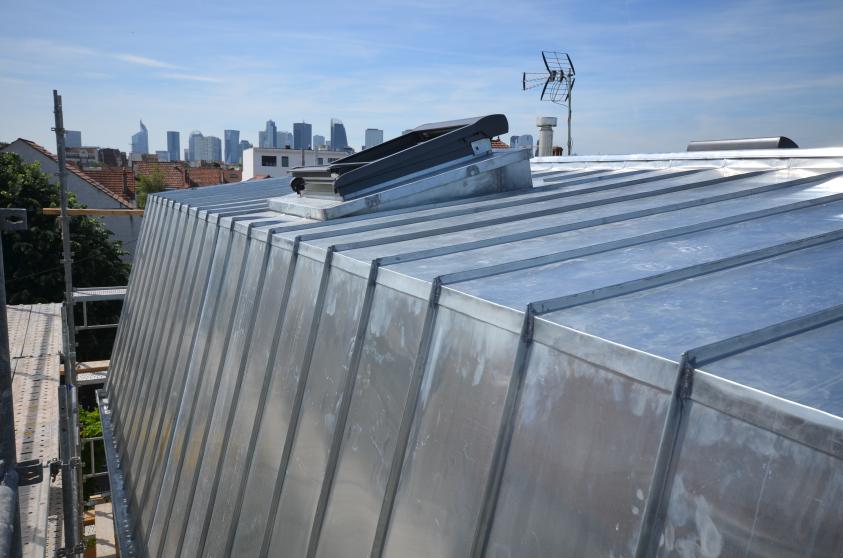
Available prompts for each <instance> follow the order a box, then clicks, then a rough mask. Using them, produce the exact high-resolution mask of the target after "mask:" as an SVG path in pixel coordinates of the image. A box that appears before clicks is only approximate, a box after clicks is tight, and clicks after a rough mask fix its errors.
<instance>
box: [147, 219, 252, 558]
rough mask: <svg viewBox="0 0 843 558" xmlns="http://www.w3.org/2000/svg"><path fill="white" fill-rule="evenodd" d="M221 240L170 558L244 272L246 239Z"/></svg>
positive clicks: (170, 525)
mask: <svg viewBox="0 0 843 558" xmlns="http://www.w3.org/2000/svg"><path fill="white" fill-rule="evenodd" d="M220 240H221V242H223V243H226V244H227V249H228V254H227V257H226V258H225V260H224V263H223V264H222V266H221V267H220V268H219V270H220V273H221V275H222V276H223V277H222V280H221V283H222V285H221V289H220V291H219V295H218V296H217V297H216V300H214V301H213V303H214V304H213V306H212V313H211V315H210V317H209V319H210V320H211V324H210V328H209V331H208V341H207V345H206V351H205V353H204V355H202V358H201V360H199V361H194V362H197V363H198V364H197V366H196V368H195V371H196V372H195V374H196V376H195V377H196V379H197V388H198V389H197V390H196V393H195V396H196V399H195V402H194V404H193V409H192V416H191V417H190V423H189V425H188V427H187V428H188V434H189V435H188V436H187V438H186V439H185V444H184V448H183V450H182V452H183V453H182V456H181V463H180V464H179V469H178V470H176V472H175V474H176V475H177V476H176V479H177V480H176V484H175V492H174V494H173V495H172V496H171V498H172V500H171V502H172V503H171V504H170V505H171V509H170V511H169V518H168V519H167V536H166V538H165V542H164V546H163V550H162V552H163V553H164V554H165V555H168V556H178V555H179V552H180V548H181V544H182V542H183V539H184V531H183V529H184V525H185V523H186V522H187V520H188V519H189V514H190V503H191V500H192V498H193V494H194V491H195V488H196V477H197V475H198V473H199V466H200V464H201V459H202V454H203V452H204V450H205V445H206V442H207V438H208V427H209V424H210V419H211V413H212V412H213V410H214V408H215V407H216V404H217V401H218V400H217V395H218V394H219V388H220V384H221V377H222V371H223V366H224V364H225V359H226V356H227V354H228V351H229V347H230V344H231V340H232V331H233V328H234V322H235V320H234V317H235V315H236V310H237V304H238V302H239V299H240V296H241V291H242V288H243V276H244V274H245V270H246V255H247V253H248V251H249V250H248V239H247V238H246V237H244V236H243V235H241V234H239V233H236V232H232V231H230V230H227V229H222V230H221V231H220ZM218 251H219V249H218ZM215 263H216V262H215ZM203 317H204V316H203ZM200 323H201V322H200Z"/></svg>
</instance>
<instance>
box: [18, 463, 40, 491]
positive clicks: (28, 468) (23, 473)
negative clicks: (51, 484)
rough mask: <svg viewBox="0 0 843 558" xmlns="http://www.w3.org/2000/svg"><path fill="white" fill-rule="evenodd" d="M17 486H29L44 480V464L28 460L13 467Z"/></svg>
mask: <svg viewBox="0 0 843 558" xmlns="http://www.w3.org/2000/svg"><path fill="white" fill-rule="evenodd" d="M15 471H17V473H18V486H31V485H33V484H38V483H39V482H41V481H42V480H44V464H43V463H42V462H41V460H40V459H28V460H26V461H21V462H20V463H18V464H17V465H16V466H15Z"/></svg>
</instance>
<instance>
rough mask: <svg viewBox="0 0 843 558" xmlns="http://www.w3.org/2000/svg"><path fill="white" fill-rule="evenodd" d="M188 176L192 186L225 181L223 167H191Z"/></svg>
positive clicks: (210, 184)
mask: <svg viewBox="0 0 843 558" xmlns="http://www.w3.org/2000/svg"><path fill="white" fill-rule="evenodd" d="M187 176H188V180H189V181H190V185H191V186H213V185H215V184H222V183H223V182H224V181H223V169H220V168H202V167H199V168H193V167H191V168H190V169H188V171H187Z"/></svg>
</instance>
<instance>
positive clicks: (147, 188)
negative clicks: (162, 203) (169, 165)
mask: <svg viewBox="0 0 843 558" xmlns="http://www.w3.org/2000/svg"><path fill="white" fill-rule="evenodd" d="M164 186H165V184H164V173H162V172H161V170H160V169H155V170H153V171H152V172H151V173H149V174H145V175H140V176H138V179H137V182H136V184H135V191H136V193H137V200H136V201H137V203H138V207H139V208H141V209H143V208H144V206H145V205H146V196H148V195H149V194H154V193H155V192H163V191H164Z"/></svg>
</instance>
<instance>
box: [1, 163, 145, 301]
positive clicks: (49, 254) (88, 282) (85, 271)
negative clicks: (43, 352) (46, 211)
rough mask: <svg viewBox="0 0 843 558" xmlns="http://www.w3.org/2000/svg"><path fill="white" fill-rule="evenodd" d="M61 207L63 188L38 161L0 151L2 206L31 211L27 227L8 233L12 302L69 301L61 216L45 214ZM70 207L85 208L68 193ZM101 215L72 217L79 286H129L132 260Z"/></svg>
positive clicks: (75, 279) (7, 265)
mask: <svg viewBox="0 0 843 558" xmlns="http://www.w3.org/2000/svg"><path fill="white" fill-rule="evenodd" d="M58 206H59V187H58V185H56V184H52V183H50V180H49V178H48V176H47V175H46V174H45V173H44V172H43V171H42V170H41V167H40V165H39V164H38V163H24V162H23V161H22V160H21V158H20V157H19V156H18V155H17V154H15V153H0V207H19V208H24V209H26V217H27V222H28V226H27V229H26V230H24V231H10V232H4V233H3V235H2V237H3V263H4V266H5V270H6V300H7V301H8V303H9V304H35V303H41V302H60V301H62V300H63V299H64V268H63V266H62V264H61V254H62V246H61V225H60V222H59V219H58V218H56V217H52V216H47V215H43V214H42V213H41V210H42V209H43V208H45V207H58ZM68 207H75V208H82V207H84V206H83V205H81V204H79V203H78V202H77V201H76V197H75V196H74V195H73V194H72V193H70V192H68ZM111 235H112V232H111V231H109V230H108V229H107V228H105V226H104V225H103V224H102V222H101V221H100V220H99V219H97V218H91V217H74V218H72V219H71V221H70V238H71V243H70V244H71V250H72V252H73V260H74V261H73V284H74V286H77V287H98V286H110V285H125V284H126V283H127V282H128V277H129V264H127V263H126V262H124V261H123V260H122V259H121V257H122V256H124V255H125V254H126V252H125V250H123V246H122V244H121V243H120V242H119V241H116V240H111V239H110V238H109V237H110V236H111Z"/></svg>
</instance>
